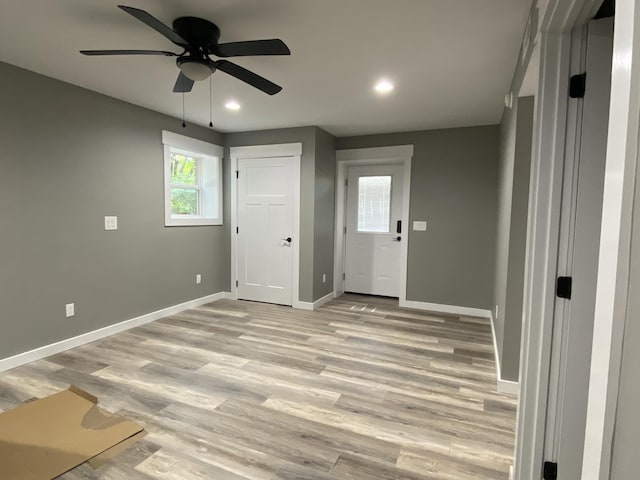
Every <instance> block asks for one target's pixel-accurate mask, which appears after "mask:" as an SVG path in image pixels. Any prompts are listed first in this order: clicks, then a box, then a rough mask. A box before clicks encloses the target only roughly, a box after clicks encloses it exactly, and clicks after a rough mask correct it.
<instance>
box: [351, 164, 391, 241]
mask: <svg viewBox="0 0 640 480" xmlns="http://www.w3.org/2000/svg"><path fill="white" fill-rule="evenodd" d="M390 212H391V176H390V175H384V176H371V177H359V178H358V232H361V233H389V222H390Z"/></svg>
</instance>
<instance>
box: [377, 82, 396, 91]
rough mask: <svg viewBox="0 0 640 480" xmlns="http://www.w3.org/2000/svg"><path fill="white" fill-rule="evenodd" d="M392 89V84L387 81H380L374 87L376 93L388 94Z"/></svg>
mask: <svg viewBox="0 0 640 480" xmlns="http://www.w3.org/2000/svg"><path fill="white" fill-rule="evenodd" d="M393 88H394V87H393V83H391V82H390V81H389V80H380V81H379V82H378V83H376V86H375V89H376V92H378V93H389V92H391V91H392V90H393Z"/></svg>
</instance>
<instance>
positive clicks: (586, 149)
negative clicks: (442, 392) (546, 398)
mask: <svg viewBox="0 0 640 480" xmlns="http://www.w3.org/2000/svg"><path fill="white" fill-rule="evenodd" d="M612 53H613V19H611V18H605V19H601V20H595V21H592V22H590V23H589V25H588V35H587V57H586V72H587V82H586V85H587V86H586V91H585V96H584V100H583V102H584V103H583V110H582V134H581V141H580V154H579V160H578V161H579V169H578V182H577V192H576V196H575V197H574V198H575V204H574V205H575V206H574V211H575V228H574V235H573V256H572V262H571V277H572V279H573V282H572V293H571V299H570V300H563V301H568V302H569V303H568V315H567V317H566V318H567V321H566V323H565V325H564V328H563V331H562V335H559V336H556V337H554V339H553V342H554V347H553V348H554V351H555V352H560V353H559V355H560V375H559V388H558V399H557V416H556V421H555V423H556V426H557V430H556V436H557V438H556V439H555V443H556V449H557V452H556V455H557V457H556V459H555V460H556V461H557V463H558V478H561V479H563V480H579V479H580V478H582V460H583V448H584V438H585V426H586V415H587V397H588V389H589V369H590V361H591V347H592V341H593V324H594V314H595V293H596V282H597V274H598V252H599V247H600V227H601V222H602V198H603V192H604V172H605V160H606V151H607V131H608V119H609V100H610V95H611V65H612ZM550 400H553V399H550Z"/></svg>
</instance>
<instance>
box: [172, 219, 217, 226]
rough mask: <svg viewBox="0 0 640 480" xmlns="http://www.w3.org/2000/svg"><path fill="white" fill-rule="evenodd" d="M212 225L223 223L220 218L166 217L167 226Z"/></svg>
mask: <svg viewBox="0 0 640 480" xmlns="http://www.w3.org/2000/svg"><path fill="white" fill-rule="evenodd" d="M211 225H222V219H220V218H202V217H196V218H167V219H165V222H164V226H165V227H204V226H211Z"/></svg>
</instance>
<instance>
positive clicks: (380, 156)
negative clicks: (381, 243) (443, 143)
mask: <svg viewBox="0 0 640 480" xmlns="http://www.w3.org/2000/svg"><path fill="white" fill-rule="evenodd" d="M412 157H413V145H397V146H390V147H377V148H353V149H348V150H338V151H336V160H337V164H338V165H337V168H336V176H337V178H336V224H335V240H334V246H335V253H334V268H333V290H334V292H335V294H336V295H337V296H340V295H342V294H343V293H344V277H343V273H344V253H345V235H344V228H345V225H346V223H345V222H346V201H347V197H346V195H345V181H346V179H347V168H348V167H350V166H355V165H385V164H402V165H403V166H404V183H403V194H402V195H403V197H402V215H401V218H402V224H403V225H405V229H406V230H405V231H406V232H407V234H406V235H405V238H406V240H407V241H406V242H402V248H401V251H400V262H401V270H400V297H399V298H400V306H406V305H404V303H405V302H406V300H407V258H408V252H409V235H408V233H409V205H410V200H411V159H412Z"/></svg>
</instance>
